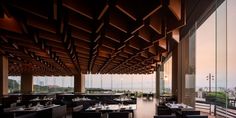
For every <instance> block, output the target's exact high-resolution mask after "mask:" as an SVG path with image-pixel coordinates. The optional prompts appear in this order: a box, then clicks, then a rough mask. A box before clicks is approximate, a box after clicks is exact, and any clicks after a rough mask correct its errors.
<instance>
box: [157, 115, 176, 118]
mask: <svg viewBox="0 0 236 118" xmlns="http://www.w3.org/2000/svg"><path fill="white" fill-rule="evenodd" d="M154 118H176V116H175V115H155V116H154Z"/></svg>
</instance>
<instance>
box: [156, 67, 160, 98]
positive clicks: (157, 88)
mask: <svg viewBox="0 0 236 118" xmlns="http://www.w3.org/2000/svg"><path fill="white" fill-rule="evenodd" d="M156 98H157V99H159V98H160V67H158V65H157V64H156Z"/></svg>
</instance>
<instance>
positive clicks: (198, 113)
mask: <svg viewBox="0 0 236 118" xmlns="http://www.w3.org/2000/svg"><path fill="white" fill-rule="evenodd" d="M182 115H183V116H187V115H200V111H182Z"/></svg>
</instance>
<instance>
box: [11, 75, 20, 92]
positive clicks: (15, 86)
mask: <svg viewBox="0 0 236 118" xmlns="http://www.w3.org/2000/svg"><path fill="white" fill-rule="evenodd" d="M20 85H21V77H20V76H8V93H20Z"/></svg>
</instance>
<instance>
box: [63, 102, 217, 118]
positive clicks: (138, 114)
mask: <svg viewBox="0 0 236 118" xmlns="http://www.w3.org/2000/svg"><path fill="white" fill-rule="evenodd" d="M157 102H158V100H157V99H153V100H146V99H145V98H138V99H137V109H136V110H135V111H134V118H153V116H154V115H155V112H156V109H155V104H156V103H157ZM201 115H208V118H215V116H211V115H210V114H208V113H204V112H201ZM66 118H72V117H71V115H67V117H66Z"/></svg>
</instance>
